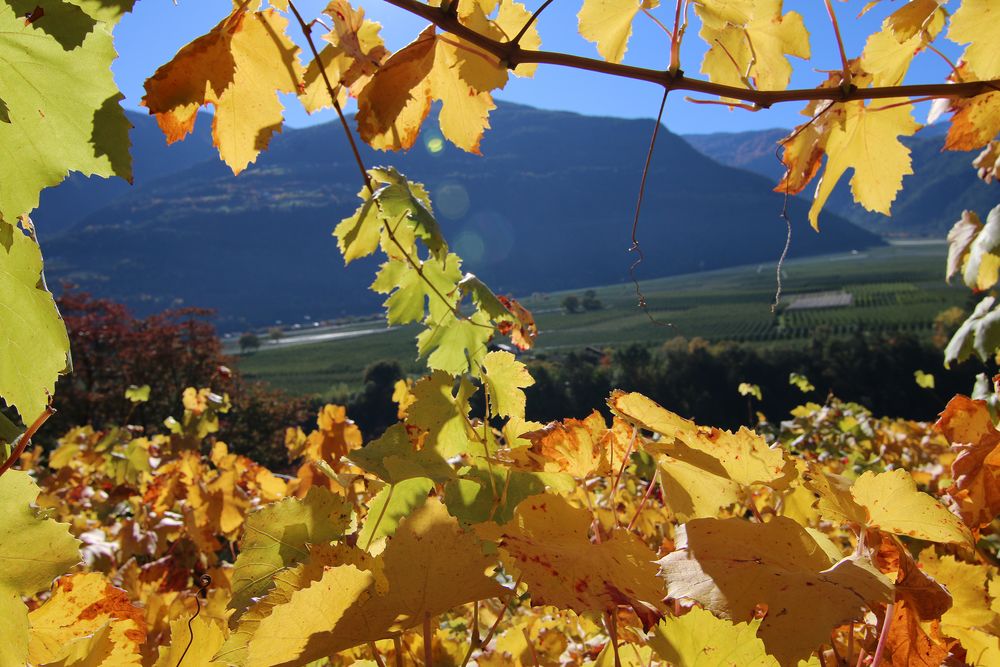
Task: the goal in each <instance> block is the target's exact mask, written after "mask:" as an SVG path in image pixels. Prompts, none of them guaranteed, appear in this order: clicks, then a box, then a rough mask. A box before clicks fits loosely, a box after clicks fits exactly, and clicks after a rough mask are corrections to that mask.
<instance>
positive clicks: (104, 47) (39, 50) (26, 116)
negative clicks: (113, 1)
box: [0, 0, 132, 220]
mask: <svg viewBox="0 0 1000 667" xmlns="http://www.w3.org/2000/svg"><path fill="white" fill-rule="evenodd" d="M31 4H32V5H34V4H35V3H34V2H33V3H31ZM78 4H79V5H80V6H75V5H73V4H70V3H69V2H63V1H56V0H46V1H41V0H40V4H39V5H38V6H39V7H41V8H42V9H43V10H44V14H43V15H42V16H40V17H39V18H38V19H37V20H35V21H31V22H27V21H25V19H24V17H23V16H22V15H19V13H18V12H17V11H15V8H14V6H13V3H7V2H5V3H0V91H3V99H4V105H5V107H6V110H5V111H4V112H3V113H2V114H0V115H3V116H4V117H5V118H6V122H3V123H0V217H2V218H4V219H6V220H15V219H16V218H17V217H18V216H21V215H26V214H28V213H30V212H31V210H32V209H34V208H35V207H36V206H38V195H39V193H40V192H41V191H42V189H44V188H47V187H49V186H52V185H57V184H58V183H60V182H61V181H62V180H63V179H64V178H66V174H67V172H68V171H78V172H80V173H82V174H85V175H88V176H90V175H97V176H121V177H122V178H124V179H127V180H131V178H132V161H131V157H130V156H129V139H128V130H129V128H130V127H131V125H130V124H129V122H128V120H126V118H125V112H124V111H122V108H121V106H120V105H119V100H121V98H122V95H121V93H120V92H119V91H118V88H117V86H116V85H115V82H114V78H113V77H112V75H111V63H112V62H113V61H114V59H115V55H116V54H115V49H114V46H113V44H112V37H111V28H112V25H111V23H110V22H107V21H105V20H97V18H95V16H97V17H101V18H102V19H103V18H108V17H112V16H113V15H114V14H115V12H114V11H113V10H111V9H106V10H105V9H102V10H101V11H98V5H97V3H96V2H95V1H94V0H85V1H81V2H79V3H78ZM105 5H106V3H102V7H103V6H105ZM25 6H27V5H25ZM81 7H83V9H81ZM28 9H29V10H30V9H31V8H30V7H28ZM84 10H87V11H93V12H94V14H95V16H91V15H89V14H88V13H87V11H84ZM119 15H120V14H119Z"/></svg>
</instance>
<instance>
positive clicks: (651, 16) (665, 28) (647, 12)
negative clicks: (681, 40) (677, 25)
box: [642, 7, 674, 43]
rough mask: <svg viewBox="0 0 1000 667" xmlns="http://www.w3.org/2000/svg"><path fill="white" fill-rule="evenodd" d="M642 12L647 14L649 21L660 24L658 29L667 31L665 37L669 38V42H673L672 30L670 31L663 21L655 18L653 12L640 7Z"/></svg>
mask: <svg viewBox="0 0 1000 667" xmlns="http://www.w3.org/2000/svg"><path fill="white" fill-rule="evenodd" d="M642 13H643V14H645V15H646V16H648V17H649V20H650V21H652V22H653V23H655V24H656V25H658V26H660V30H662V31H663V32H665V33H667V37H669V38H670V42H671V43H673V41H674V34H673V33H672V32H670V28H668V27H667V26H665V25H663V21H661V20H660V19H658V18H656V16H655V15H654V14H653V12H651V11H649V10H648V9H646V8H645V7H643V8H642Z"/></svg>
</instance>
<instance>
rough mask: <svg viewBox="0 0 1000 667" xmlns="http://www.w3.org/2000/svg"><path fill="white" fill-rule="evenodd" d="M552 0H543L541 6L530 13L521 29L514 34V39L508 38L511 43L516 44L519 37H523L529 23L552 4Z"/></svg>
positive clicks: (535, 19)
mask: <svg viewBox="0 0 1000 667" xmlns="http://www.w3.org/2000/svg"><path fill="white" fill-rule="evenodd" d="M552 1H553V0H545V2H543V3H542V6H541V7H539V8H538V9H536V10H535V13H534V14H532V15H531V17H530V18H529V19H528V20H527V22H526V23H525V24H524V25H523V26H521V29H520V30H518V31H517V34H516V35H514V39H512V40H510V43H511V44H517V43H518V42H520V41H521V38H522V37H524V33H526V32H528V28H530V27H531V25H532V24H533V23H534V22H535V21H537V20H538V16H539V15H540V14H541V13H542V12H544V11H545V8H546V7H548V6H549V5H551V4H552Z"/></svg>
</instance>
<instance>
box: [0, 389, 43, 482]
mask: <svg viewBox="0 0 1000 667" xmlns="http://www.w3.org/2000/svg"><path fill="white" fill-rule="evenodd" d="M54 413H55V408H53V407H52V405H51V404H49V405H46V406H45V409H44V410H42V414H40V415H38V417H37V418H36V419H35V421H34V422H32V424H31V426H29V427H28V428H27V429H26V430H25V431H24V433H22V434H21V437H19V438H18V439H17V440H16V442H15V444H14V447H13V448H12V449H11V451H10V456H8V457H7V460H6V461H4V462H3V465H0V475H3V474H4V473H5V472H7V471H8V470H10V468H11V467H12V466H13V465H14V464H15V463H17V460H18V459H19V458H21V454H23V453H24V450H25V448H26V447H27V446H28V443H29V442H31V438H32V437H33V436H34V435H35V433H37V432H38V429H40V428H41V427H42V424H44V423H45V422H46V421H47V420H48V418H49V417H51V416H52V415H53V414H54Z"/></svg>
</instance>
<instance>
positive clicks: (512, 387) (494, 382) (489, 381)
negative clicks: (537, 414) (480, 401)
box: [481, 351, 535, 419]
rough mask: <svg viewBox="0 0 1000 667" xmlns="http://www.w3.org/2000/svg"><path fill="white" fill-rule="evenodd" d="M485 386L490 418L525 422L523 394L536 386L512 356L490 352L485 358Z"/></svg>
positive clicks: (483, 374) (482, 368)
mask: <svg viewBox="0 0 1000 667" xmlns="http://www.w3.org/2000/svg"><path fill="white" fill-rule="evenodd" d="M481 377H482V379H483V383H484V384H485V385H486V387H487V388H488V389H489V402H490V414H491V415H492V416H494V417H515V418H517V419H524V401H525V399H524V392H523V391H522V389H524V388H525V387H530V386H531V385H533V384H535V380H534V379H533V378H532V377H531V374H530V373H528V368H527V367H526V366H525V365H524V364H522V363H521V362H520V361H518V360H517V358H516V357H515V356H514V355H513V354H511V353H510V352H503V351H496V352H490V353H489V354H487V355H486V357H484V358H483V364H482V367H481Z"/></svg>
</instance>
